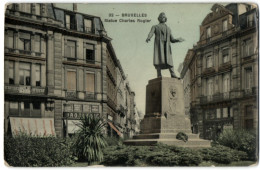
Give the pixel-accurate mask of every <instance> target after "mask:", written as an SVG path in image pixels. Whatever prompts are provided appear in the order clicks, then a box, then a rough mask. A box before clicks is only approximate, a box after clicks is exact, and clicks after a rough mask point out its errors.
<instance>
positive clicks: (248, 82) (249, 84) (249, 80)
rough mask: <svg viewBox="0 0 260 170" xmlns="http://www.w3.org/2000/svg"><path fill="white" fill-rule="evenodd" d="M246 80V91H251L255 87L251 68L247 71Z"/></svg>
mask: <svg viewBox="0 0 260 170" xmlns="http://www.w3.org/2000/svg"><path fill="white" fill-rule="evenodd" d="M245 80H246V81H245V83H246V89H251V88H252V85H253V72H252V68H251V67H250V68H246V69H245Z"/></svg>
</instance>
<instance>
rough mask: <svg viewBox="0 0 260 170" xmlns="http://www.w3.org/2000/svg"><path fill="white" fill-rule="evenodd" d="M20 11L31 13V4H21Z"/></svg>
mask: <svg viewBox="0 0 260 170" xmlns="http://www.w3.org/2000/svg"><path fill="white" fill-rule="evenodd" d="M20 11H22V12H26V13H31V12H32V11H31V4H29V3H22V4H20Z"/></svg>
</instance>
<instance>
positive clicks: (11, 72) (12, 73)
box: [9, 61, 14, 84]
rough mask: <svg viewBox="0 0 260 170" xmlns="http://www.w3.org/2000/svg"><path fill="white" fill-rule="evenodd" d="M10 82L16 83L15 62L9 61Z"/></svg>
mask: <svg viewBox="0 0 260 170" xmlns="http://www.w3.org/2000/svg"><path fill="white" fill-rule="evenodd" d="M9 84H14V62H13V61H9Z"/></svg>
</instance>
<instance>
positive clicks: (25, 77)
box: [19, 62, 31, 86]
mask: <svg viewBox="0 0 260 170" xmlns="http://www.w3.org/2000/svg"><path fill="white" fill-rule="evenodd" d="M19 76H20V79H19V84H20V85H26V86H30V85H31V66H30V64H29V63H22V62H21V63H20V69H19Z"/></svg>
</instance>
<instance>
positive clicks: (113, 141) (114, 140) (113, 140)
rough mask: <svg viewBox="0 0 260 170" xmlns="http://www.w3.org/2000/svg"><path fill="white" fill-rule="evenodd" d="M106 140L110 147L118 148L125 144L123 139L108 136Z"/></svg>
mask: <svg viewBox="0 0 260 170" xmlns="http://www.w3.org/2000/svg"><path fill="white" fill-rule="evenodd" d="M105 140H106V142H107V145H108V146H116V145H122V144H123V139H122V138H120V137H109V136H106V137H105Z"/></svg>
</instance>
